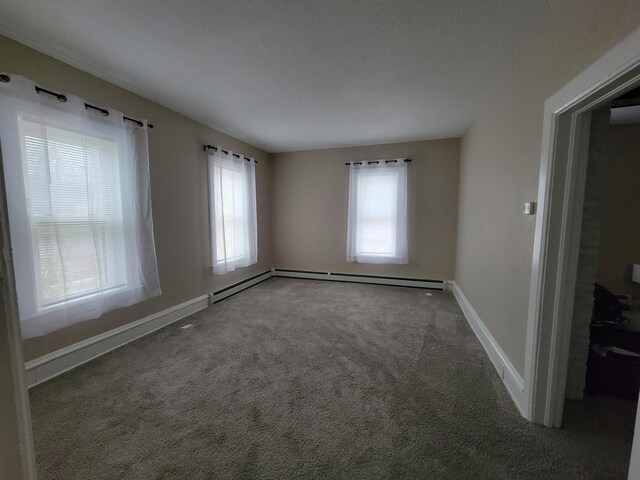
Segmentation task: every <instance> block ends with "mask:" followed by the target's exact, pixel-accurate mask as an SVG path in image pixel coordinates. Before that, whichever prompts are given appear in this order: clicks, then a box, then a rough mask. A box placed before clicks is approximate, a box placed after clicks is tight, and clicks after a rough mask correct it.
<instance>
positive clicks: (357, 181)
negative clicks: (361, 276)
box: [347, 159, 409, 264]
mask: <svg viewBox="0 0 640 480" xmlns="http://www.w3.org/2000/svg"><path fill="white" fill-rule="evenodd" d="M376 176H378V177H389V178H390V179H392V180H393V182H394V183H395V185H394V187H393V188H394V189H395V192H394V193H393V195H392V198H391V199H390V201H391V202H393V203H394V204H392V205H391V206H390V207H391V211H392V212H393V213H392V214H391V215H390V216H389V219H390V220H391V221H392V223H393V226H392V231H391V232H389V234H390V235H391V236H392V243H393V248H392V249H393V251H392V252H385V253H382V252H374V251H366V250H364V249H363V241H364V240H363V235H364V226H363V223H364V220H365V218H364V217H365V215H366V213H365V211H366V209H367V202H368V201H370V200H367V198H366V192H365V191H364V190H363V188H364V182H365V181H366V179H367V178H368V177H376ZM347 261H348V262H357V263H378V264H407V263H408V262H409V256H408V248H407V165H406V163H405V162H404V159H395V160H376V161H372V162H354V163H352V164H351V167H350V175H349V212H348V225H347Z"/></svg>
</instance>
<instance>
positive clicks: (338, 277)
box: [272, 268, 447, 290]
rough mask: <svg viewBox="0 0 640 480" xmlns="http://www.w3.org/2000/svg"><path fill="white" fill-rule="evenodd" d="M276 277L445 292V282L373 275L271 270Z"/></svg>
mask: <svg viewBox="0 0 640 480" xmlns="http://www.w3.org/2000/svg"><path fill="white" fill-rule="evenodd" d="M272 271H273V275H274V276H276V277H289V278H306V279H311V280H329V281H332V282H350V283H369V284H375V285H391V286H395V287H417V288H430V289H436V290H446V289H447V282H446V281H441V280H421V279H419V278H398V277H382V276H375V275H352V274H348V273H332V272H307V271H303V270H285V269H277V268H275V269H273V270H272Z"/></svg>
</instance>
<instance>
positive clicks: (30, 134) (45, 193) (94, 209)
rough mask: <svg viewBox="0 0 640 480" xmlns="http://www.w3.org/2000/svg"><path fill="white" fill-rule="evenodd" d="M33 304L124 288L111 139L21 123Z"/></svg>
mask: <svg viewBox="0 0 640 480" xmlns="http://www.w3.org/2000/svg"><path fill="white" fill-rule="evenodd" d="M19 128H20V139H21V140H22V149H23V150H22V151H23V158H24V159H25V160H26V167H27V172H26V177H27V178H26V180H27V185H28V189H27V195H28V199H29V204H30V210H31V216H30V217H31V234H32V238H33V240H34V248H35V251H36V252H35V255H34V259H35V263H36V271H37V273H38V280H39V281H38V282H37V283H36V286H37V296H38V307H39V308H43V307H46V306H49V305H55V304H57V303H59V302H64V301H67V300H71V299H73V298H78V297H81V296H83V295H87V294H90V293H95V292H98V291H100V290H103V289H105V290H108V289H115V288H119V287H123V286H125V285H126V280H127V279H126V273H125V251H124V239H123V235H124V231H123V228H122V205H121V203H122V199H121V198H120V189H119V188H118V183H119V172H118V168H117V167H118V163H117V148H116V147H117V146H116V143H115V142H113V141H108V140H103V139H100V138H96V137H90V136H87V135H80V134H78V133H74V132H70V131H65V130H61V129H59V128H54V127H47V126H45V125H42V124H38V123H35V122H32V121H28V120H25V119H22V118H21V119H20V120H19Z"/></svg>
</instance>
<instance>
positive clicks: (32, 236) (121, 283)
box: [0, 75, 161, 337]
mask: <svg viewBox="0 0 640 480" xmlns="http://www.w3.org/2000/svg"><path fill="white" fill-rule="evenodd" d="M9 78H10V81H9V82H8V83H0V146H1V149H2V165H3V169H4V175H5V183H6V190H7V202H8V208H9V225H10V229H11V244H12V250H13V260H14V265H15V275H16V287H17V293H18V308H19V312H20V321H21V326H22V333H23V336H24V337H34V336H39V335H44V334H46V333H49V332H51V331H54V330H57V329H60V328H63V327H65V326H68V325H71V324H73V323H77V322H81V321H84V320H89V319H92V318H97V317H99V316H100V315H102V314H103V313H104V312H107V311H109V310H113V309H115V308H119V307H124V306H127V305H132V304H134V303H137V302H140V301H141V300H144V299H146V298H149V297H152V296H155V295H160V293H161V291H160V283H159V280H158V271H157V267H156V253H155V245H154V239H153V221H152V218H151V197H150V191H149V155H148V146H147V127H146V122H142V126H138V125H137V124H136V123H133V122H129V121H126V122H125V121H124V118H123V114H122V113H120V112H117V111H114V110H108V111H107V110H105V112H108V114H105V113H104V112H100V111H96V110H94V109H88V108H86V107H85V102H84V100H83V99H81V98H79V97H76V96H73V95H65V97H64V98H65V99H66V100H65V101H60V100H59V99H58V98H57V97H56V96H53V95H49V94H47V93H45V92H42V91H41V92H40V93H38V91H37V89H36V85H35V84H34V83H33V82H31V81H30V80H27V79H26V78H23V77H20V76H18V75H9Z"/></svg>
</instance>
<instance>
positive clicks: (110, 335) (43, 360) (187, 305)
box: [25, 295, 209, 387]
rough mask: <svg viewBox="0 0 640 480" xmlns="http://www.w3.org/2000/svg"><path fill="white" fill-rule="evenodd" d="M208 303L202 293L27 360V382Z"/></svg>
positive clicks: (75, 364) (42, 379)
mask: <svg viewBox="0 0 640 480" xmlns="http://www.w3.org/2000/svg"><path fill="white" fill-rule="evenodd" d="M208 306H209V295H201V296H199V297H196V298H194V299H192V300H188V301H186V302H184V303H181V304H179V305H175V306H173V307H171V308H167V309H166V310H162V311H161V312H157V313H154V314H152V315H149V316H147V317H144V318H141V319H140V320H136V321H135V322H132V323H128V324H126V325H123V326H121V327H118V328H114V329H113V330H109V331H108V332H105V333H101V334H100V335H96V336H94V337H91V338H87V339H86V340H82V341H81V342H78V343H74V344H73V345H69V346H68V347H65V348H61V349H60V350H56V351H55V352H51V353H48V354H47V355H43V356H42V357H40V358H36V359H35V360H31V361H29V362H26V363H25V369H26V371H27V384H28V386H29V387H34V386H36V385H38V384H39V383H42V382H45V381H47V380H49V379H51V378H53V377H57V376H58V375H60V374H62V373H64V372H67V371H69V370H71V369H73V368H76V367H79V366H80V365H82V364H84V363H87V362H89V361H91V360H93V359H94V358H97V357H100V356H102V355H104V354H105V353H109V352H110V351H112V350H115V349H116V348H119V347H122V346H124V345H126V344H127V343H130V342H133V341H134V340H136V339H138V338H140V337H144V336H145V335H149V334H150V333H152V332H155V331H156V330H158V329H160V328H162V327H166V326H167V325H169V324H171V323H173V322H177V321H178V320H181V319H183V318H185V317H188V316H189V315H192V314H194V313H196V312H198V311H200V310H202V309H204V308H207V307H208Z"/></svg>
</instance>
